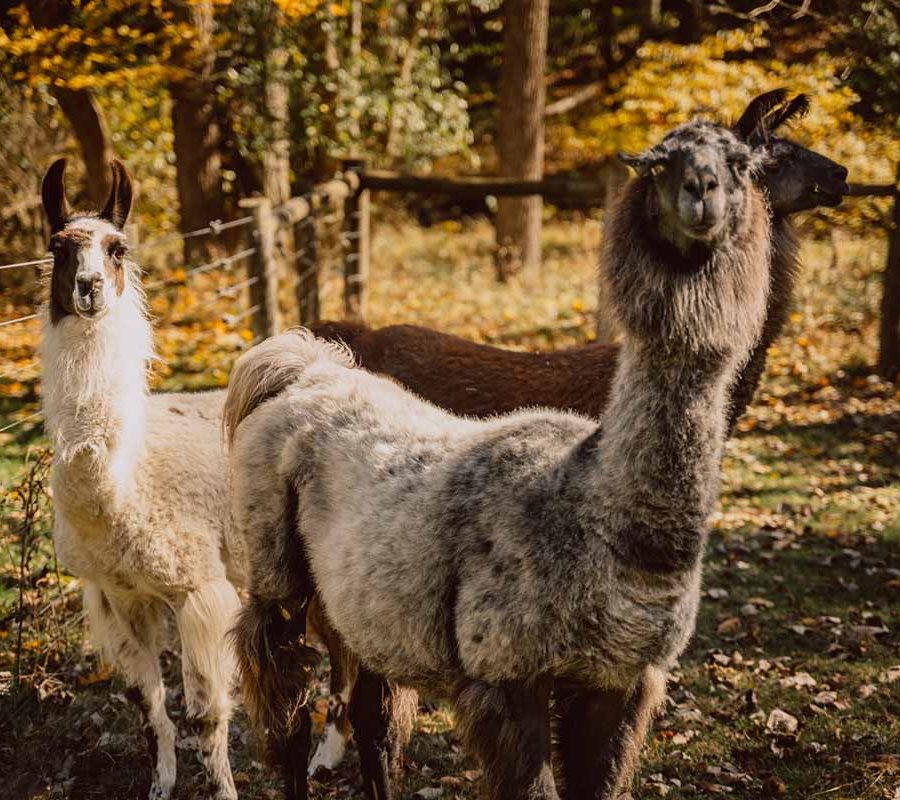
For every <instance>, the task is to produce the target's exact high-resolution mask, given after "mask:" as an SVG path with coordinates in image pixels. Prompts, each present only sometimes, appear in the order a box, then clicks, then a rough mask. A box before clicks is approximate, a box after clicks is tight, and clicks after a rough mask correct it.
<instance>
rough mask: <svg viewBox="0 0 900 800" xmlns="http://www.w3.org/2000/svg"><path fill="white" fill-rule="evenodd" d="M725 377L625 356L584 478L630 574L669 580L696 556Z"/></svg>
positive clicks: (716, 368) (697, 367)
mask: <svg viewBox="0 0 900 800" xmlns="http://www.w3.org/2000/svg"><path fill="white" fill-rule="evenodd" d="M732 375H733V365H731V364H713V363H710V362H709V361H708V360H707V361H705V362H704V363H697V364H690V363H684V362H683V361H682V362H681V363H679V364H673V363H672V359H669V358H667V357H666V356H664V355H660V354H659V353H658V352H655V351H654V349H653V348H652V347H651V346H649V345H647V344H641V343H640V342H630V343H626V345H625V346H624V348H623V351H622V355H621V359H620V362H619V368H618V371H617V373H616V379H615V382H614V384H613V389H612V395H611V399H610V403H609V407H608V409H607V411H606V413H605V414H604V417H603V420H604V421H603V425H602V427H601V428H600V429H599V430H598V431H597V433H596V434H595V435H594V436H593V437H591V438H592V439H594V442H595V446H593V447H592V446H590V445H588V446H589V447H590V449H591V450H593V456H592V458H591V461H592V465H591V467H590V468H589V471H590V472H592V473H593V474H591V475H590V476H588V475H587V474H586V475H585V478H586V479H587V480H588V481H589V482H590V484H591V485H592V486H593V487H594V489H593V491H594V493H595V495H596V502H597V506H596V507H597V508H599V509H600V510H601V514H602V527H603V528H604V529H605V530H606V531H607V532H608V538H607V541H608V543H609V544H610V546H611V547H612V548H613V549H614V551H615V552H616V553H618V555H619V556H620V558H622V560H623V561H625V562H626V563H627V564H628V565H629V566H631V567H635V568H638V569H640V570H642V571H649V572H653V573H672V572H679V571H682V570H686V569H690V568H692V567H693V566H694V565H695V564H696V563H697V561H698V560H699V558H700V557H701V556H702V551H703V548H704V545H705V541H706V533H707V525H708V522H707V521H708V518H709V515H710V513H711V512H712V510H713V506H714V504H715V500H716V496H717V490H718V481H719V470H720V464H721V455H722V444H723V441H724V433H725V413H726V409H727V388H728V386H729V383H730V381H731V378H732ZM586 444H587V443H586Z"/></svg>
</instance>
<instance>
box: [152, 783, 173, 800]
mask: <svg viewBox="0 0 900 800" xmlns="http://www.w3.org/2000/svg"><path fill="white" fill-rule="evenodd" d="M174 786H175V781H172V782H171V783H170V782H169V781H160V780H154V781H153V783H152V784H150V793H149V794H148V795H147V800H169V798H171V797H172V789H173V788H174Z"/></svg>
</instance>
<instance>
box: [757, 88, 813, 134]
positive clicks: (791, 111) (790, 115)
mask: <svg viewBox="0 0 900 800" xmlns="http://www.w3.org/2000/svg"><path fill="white" fill-rule="evenodd" d="M808 111H809V97H807V96H806V95H805V94H798V95H797V96H796V97H795V98H793V99H792V100H791V101H790V102H789V103H785V104H784V105H782V106H779V107H777V108H774V109H772V110H771V111H770V112H769V113H768V114H766V118H765V121H764V122H763V125H764V126H765V129H766V131H768V132H769V133H773V132H774V131H776V130H777V129H778V128H780V127H781V126H782V125H784V124H785V123H786V122H789V121H790V120H792V119H794V118H795V117H797V118H801V117H804V116H805V115H806V114H807V112H808Z"/></svg>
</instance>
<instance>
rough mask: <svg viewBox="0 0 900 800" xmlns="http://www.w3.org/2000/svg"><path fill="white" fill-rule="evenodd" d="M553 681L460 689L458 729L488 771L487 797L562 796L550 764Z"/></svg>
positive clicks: (535, 799)
mask: <svg viewBox="0 0 900 800" xmlns="http://www.w3.org/2000/svg"><path fill="white" fill-rule="evenodd" d="M549 700H550V681H549V680H546V679H540V680H538V681H537V683H536V684H535V685H529V686H526V685H522V684H504V685H502V686H494V685H491V684H487V683H483V682H481V681H471V682H469V683H467V684H465V685H464V686H462V687H461V689H460V690H459V691H458V693H457V697H456V720H457V730H458V732H459V733H460V735H461V737H462V739H463V742H465V744H466V747H467V748H468V749H469V751H470V752H471V753H473V754H474V755H476V756H477V757H478V759H479V761H480V762H481V765H482V768H483V770H484V778H483V781H484V795H485V797H486V798H488V800H505V799H506V798H512V797H515V798H527V799H528V800H559V795H558V794H557V791H556V784H555V783H554V780H553V772H552V770H551V768H550V748H551V743H550V710H549Z"/></svg>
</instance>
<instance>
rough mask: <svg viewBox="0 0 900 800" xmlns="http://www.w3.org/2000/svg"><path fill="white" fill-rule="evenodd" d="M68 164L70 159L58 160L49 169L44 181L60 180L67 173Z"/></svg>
mask: <svg viewBox="0 0 900 800" xmlns="http://www.w3.org/2000/svg"><path fill="white" fill-rule="evenodd" d="M67 164H68V159H66V158H57V159H56V161H54V162H53V163H52V164H51V165H50V166H49V167H48V168H47V174H46V175H44V181H48V180H54V179H56V180H58V179H59V178H61V177H62V176H63V174H64V173H65V171H66V165H67Z"/></svg>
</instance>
